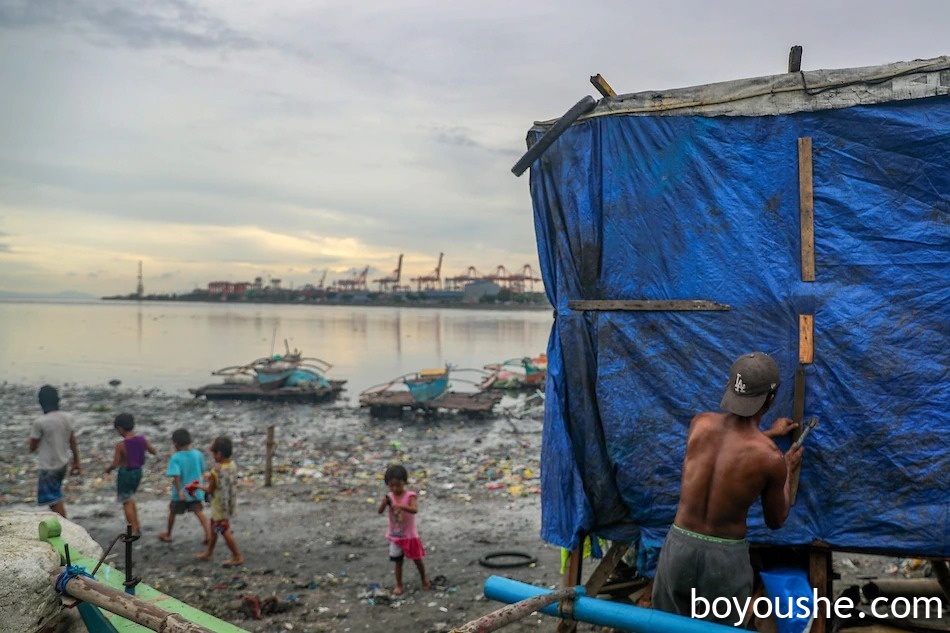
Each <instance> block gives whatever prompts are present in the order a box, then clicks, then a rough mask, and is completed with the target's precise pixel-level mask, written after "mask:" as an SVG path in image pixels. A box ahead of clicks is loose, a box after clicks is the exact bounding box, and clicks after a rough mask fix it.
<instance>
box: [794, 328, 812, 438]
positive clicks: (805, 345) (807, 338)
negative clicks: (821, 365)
mask: <svg viewBox="0 0 950 633" xmlns="http://www.w3.org/2000/svg"><path fill="white" fill-rule="evenodd" d="M798 362H799V363H801V364H802V365H810V364H811V363H813V362H815V316H814V315H812V314H799V315H798ZM796 421H797V422H800V421H801V420H796Z"/></svg>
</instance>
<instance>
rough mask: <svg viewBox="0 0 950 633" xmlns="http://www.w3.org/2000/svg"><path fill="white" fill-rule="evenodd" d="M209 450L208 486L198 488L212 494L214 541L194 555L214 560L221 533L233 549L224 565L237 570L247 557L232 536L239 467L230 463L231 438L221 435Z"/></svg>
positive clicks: (212, 539)
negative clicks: (211, 459) (210, 458)
mask: <svg viewBox="0 0 950 633" xmlns="http://www.w3.org/2000/svg"><path fill="white" fill-rule="evenodd" d="M210 450H211V455H212V456H213V457H214V463H215V465H214V469H213V470H211V471H210V472H209V473H208V476H207V477H206V479H205V481H207V485H205V486H198V489H199V490H203V491H204V492H205V493H207V494H208V495H211V538H210V539H209V540H208V549H207V550H206V551H204V552H202V553H200V554H197V555H195V558H197V559H200V560H211V556H212V555H213V554H214V546H215V545H216V544H217V542H218V534H220V535H221V536H223V537H224V542H225V543H226V544H227V546H228V549H229V550H231V558H229V559H227V560H226V561H224V562H223V563H221V564H222V565H223V566H224V567H236V566H237V565H243V564H244V557H243V556H241V551H240V550H239V549H238V546H237V543H236V542H235V541H234V534H232V533H231V517H232V516H234V510H235V508H236V506H237V496H236V493H237V490H235V488H236V486H237V466H235V465H234V462H233V461H231V452H232V450H233V449H232V446H231V438H229V437H225V436H223V435H219V436H218V437H216V438H214V441H213V442H211V449H210Z"/></svg>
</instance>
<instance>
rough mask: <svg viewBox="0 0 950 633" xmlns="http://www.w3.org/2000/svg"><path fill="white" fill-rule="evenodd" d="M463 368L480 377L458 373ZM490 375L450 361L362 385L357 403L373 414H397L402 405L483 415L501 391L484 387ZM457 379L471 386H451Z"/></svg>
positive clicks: (416, 408) (405, 407)
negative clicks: (465, 388) (458, 388)
mask: <svg viewBox="0 0 950 633" xmlns="http://www.w3.org/2000/svg"><path fill="white" fill-rule="evenodd" d="M463 372H477V373H479V374H480V378H481V381H479V382H476V381H473V380H467V379H465V378H461V377H459V375H458V374H460V373H463ZM490 379H491V375H490V374H488V373H487V372H486V371H485V370H481V369H458V368H455V367H452V366H451V365H446V366H445V367H439V368H436V369H423V370H420V371H417V372H412V373H408V374H403V375H402V376H397V377H396V378H393V379H392V380H390V381H389V382H385V383H382V384H379V385H374V386H372V387H369V388H368V389H365V390H364V391H363V392H362V393H360V406H363V407H369V409H370V414H371V415H372V416H373V417H396V416H398V415H401V414H402V412H403V410H405V409H412V410H423V411H426V412H430V413H431V412H434V411H437V410H439V409H444V410H455V411H462V412H465V413H468V414H470V415H476V416H484V415H487V414H488V413H490V412H491V410H492V409H493V408H494V406H495V405H496V404H497V403H498V402H499V401H500V400H501V395H499V394H494V393H489V392H486V391H485V385H486V384H487V383H488V381H489V380H490ZM458 383H469V384H471V385H472V388H473V389H474V390H473V391H461V392H460V391H452V390H450V387H451V386H453V385H456V384H458Z"/></svg>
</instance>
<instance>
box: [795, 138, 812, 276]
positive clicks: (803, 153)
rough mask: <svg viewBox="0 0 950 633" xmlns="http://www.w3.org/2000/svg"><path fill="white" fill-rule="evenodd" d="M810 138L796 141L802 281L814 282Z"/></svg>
mask: <svg viewBox="0 0 950 633" xmlns="http://www.w3.org/2000/svg"><path fill="white" fill-rule="evenodd" d="M812 171H813V168H812V147H811V137H809V136H806V137H802V138H800V139H798V205H799V214H800V216H801V234H802V281H815V190H814V183H813V180H812Z"/></svg>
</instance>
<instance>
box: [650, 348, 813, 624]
mask: <svg viewBox="0 0 950 633" xmlns="http://www.w3.org/2000/svg"><path fill="white" fill-rule="evenodd" d="M778 385H779V372H778V365H777V364H776V363H775V361H774V360H773V359H772V358H771V357H770V356H768V355H767V354H763V353H761V352H754V353H752V354H746V355H744V356H741V357H740V358H739V359H738V360H737V361H736V362H735V363H733V365H732V369H731V370H730V375H729V384H728V385H727V386H726V391H725V394H724V395H723V397H722V402H720V405H719V406H720V407H721V408H722V409H723V410H725V411H726V413H709V412H705V413H700V414H698V415H697V416H696V417H694V418H693V420H692V422H691V423H690V425H689V434H688V436H687V439H686V459H684V460H683V481H682V486H681V491H680V502H679V506H678V507H677V510H676V518H675V519H674V520H673V526H672V527H671V528H670V531H669V533H668V534H667V537H666V541H665V542H664V543H663V548H662V550H661V551H660V560H659V563H658V565H657V572H656V578H655V579H654V585H653V606H654V607H656V608H657V609H661V610H663V611H668V612H670V613H677V614H680V615H685V616H691V615H692V613H693V611H692V606H693V597H694V595H695V597H697V598H700V597H701V598H705V599H706V600H709V601H710V602H711V601H712V600H714V599H715V598H718V597H725V598H728V599H730V602H731V599H732V598H733V597H735V598H738V600H739V601H740V603H744V601H745V599H746V598H748V597H751V595H752V580H753V575H752V564H751V562H750V560H749V545H748V543H747V542H746V541H745V535H746V519H747V517H748V514H749V508H750V507H751V506H752V504H753V503H755V500H756V499H758V498H759V497H761V498H762V511H763V514H764V515H765V523H766V525H768V526H769V527H770V528H771V529H773V530H777V529H779V528H780V527H782V525H783V524H784V523H785V519H786V518H787V517H788V510H789V477H788V473H790V472H792V471H793V470H794V469H795V468H796V467H797V466H798V465H799V464H800V463H801V460H802V449H801V447H799V448H797V449H796V448H791V449H789V450H788V452H786V453H785V454H784V455H783V454H782V451H780V450H779V448H778V447H777V446H776V445H775V442H773V441H772V438H775V437H780V436H782V435H785V434H787V433H789V432H790V431H792V429H795V428H797V426H798V425H797V424H795V423H794V422H792V421H791V420H790V419H788V418H778V419H777V420H776V421H775V423H774V424H773V425H772V428H770V429H769V430H768V431H765V432H764V433H763V432H762V431H760V430H759V422H760V421H761V419H762V416H763V415H764V414H765V412H766V411H768V409H769V407H770V406H771V405H772V402H773V401H774V399H775V392H776V391H777V390H778ZM706 619H709V620H712V621H716V622H719V623H721V624H727V625H734V624H735V623H736V622H735V617H734V616H733V615H731V614H730V616H728V617H727V618H726V619H718V618H716V617H715V616H714V615H712V612H711V611H710V614H709V615H708V617H707V618H706Z"/></svg>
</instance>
